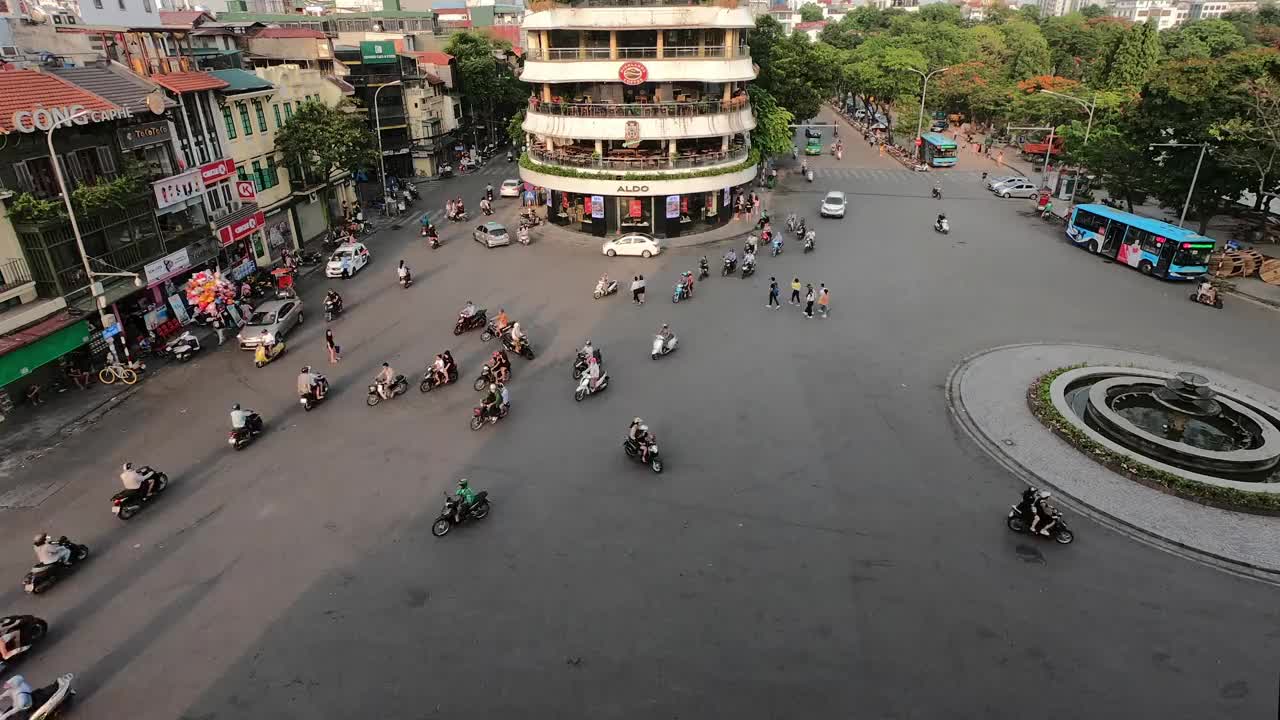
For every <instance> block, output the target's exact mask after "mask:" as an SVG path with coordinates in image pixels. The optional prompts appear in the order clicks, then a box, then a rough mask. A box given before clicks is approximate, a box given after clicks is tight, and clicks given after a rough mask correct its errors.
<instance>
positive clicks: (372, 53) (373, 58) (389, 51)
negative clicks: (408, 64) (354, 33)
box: [360, 40, 396, 65]
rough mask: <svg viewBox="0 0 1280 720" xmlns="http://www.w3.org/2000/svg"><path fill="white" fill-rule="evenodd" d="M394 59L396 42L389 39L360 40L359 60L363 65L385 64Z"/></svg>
mask: <svg viewBox="0 0 1280 720" xmlns="http://www.w3.org/2000/svg"><path fill="white" fill-rule="evenodd" d="M395 61H396V44H395V43H393V42H391V41H390V40H362V41H361V42H360V62H362V63H364V64H365V65H387V64H390V63H393V62H395Z"/></svg>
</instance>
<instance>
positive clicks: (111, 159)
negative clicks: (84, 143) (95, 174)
mask: <svg viewBox="0 0 1280 720" xmlns="http://www.w3.org/2000/svg"><path fill="white" fill-rule="evenodd" d="M95 149H96V150H97V151H98V167H100V168H102V172H104V173H106V174H108V175H115V174H116V159H115V156H113V155H112V154H111V148H108V147H99V148H95Z"/></svg>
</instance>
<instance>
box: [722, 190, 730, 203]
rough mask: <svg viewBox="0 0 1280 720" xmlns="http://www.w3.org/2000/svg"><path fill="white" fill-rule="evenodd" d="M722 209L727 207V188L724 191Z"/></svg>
mask: <svg viewBox="0 0 1280 720" xmlns="http://www.w3.org/2000/svg"><path fill="white" fill-rule="evenodd" d="M723 207H729V188H725V189H724V202H723Z"/></svg>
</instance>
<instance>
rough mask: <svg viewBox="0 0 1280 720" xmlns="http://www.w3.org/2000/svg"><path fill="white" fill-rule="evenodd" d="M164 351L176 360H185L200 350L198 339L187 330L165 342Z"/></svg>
mask: <svg viewBox="0 0 1280 720" xmlns="http://www.w3.org/2000/svg"><path fill="white" fill-rule="evenodd" d="M164 352H165V354H166V355H168V356H169V357H171V358H173V359H174V360H177V361H178V362H186V361H188V360H190V359H191V358H192V357H193V356H194V355H195V354H196V353H198V352H200V341H199V340H197V339H196V336H195V335H192V334H191V332H190V331H187V332H184V333H182V334H181V335H179V336H178V337H176V338H173V339H172V340H170V341H169V342H167V343H165V345H164Z"/></svg>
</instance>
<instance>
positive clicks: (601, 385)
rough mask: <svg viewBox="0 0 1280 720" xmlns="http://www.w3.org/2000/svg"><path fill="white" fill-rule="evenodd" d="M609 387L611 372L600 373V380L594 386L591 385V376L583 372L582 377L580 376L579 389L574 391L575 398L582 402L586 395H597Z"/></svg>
mask: <svg viewBox="0 0 1280 720" xmlns="http://www.w3.org/2000/svg"><path fill="white" fill-rule="evenodd" d="M607 387H609V373H607V372H602V373H600V381H599V382H598V383H596V386H595V387H594V388H593V387H591V376H590V375H588V374H587V373H583V374H582V377H580V378H578V389H577V390H574V391H573V399H574V400H577V401H578V402H582V399H583V398H585V397H586V396H588V395H595V394H596V393H598V392H600V391H601V390H604V389H605V388H607Z"/></svg>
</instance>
